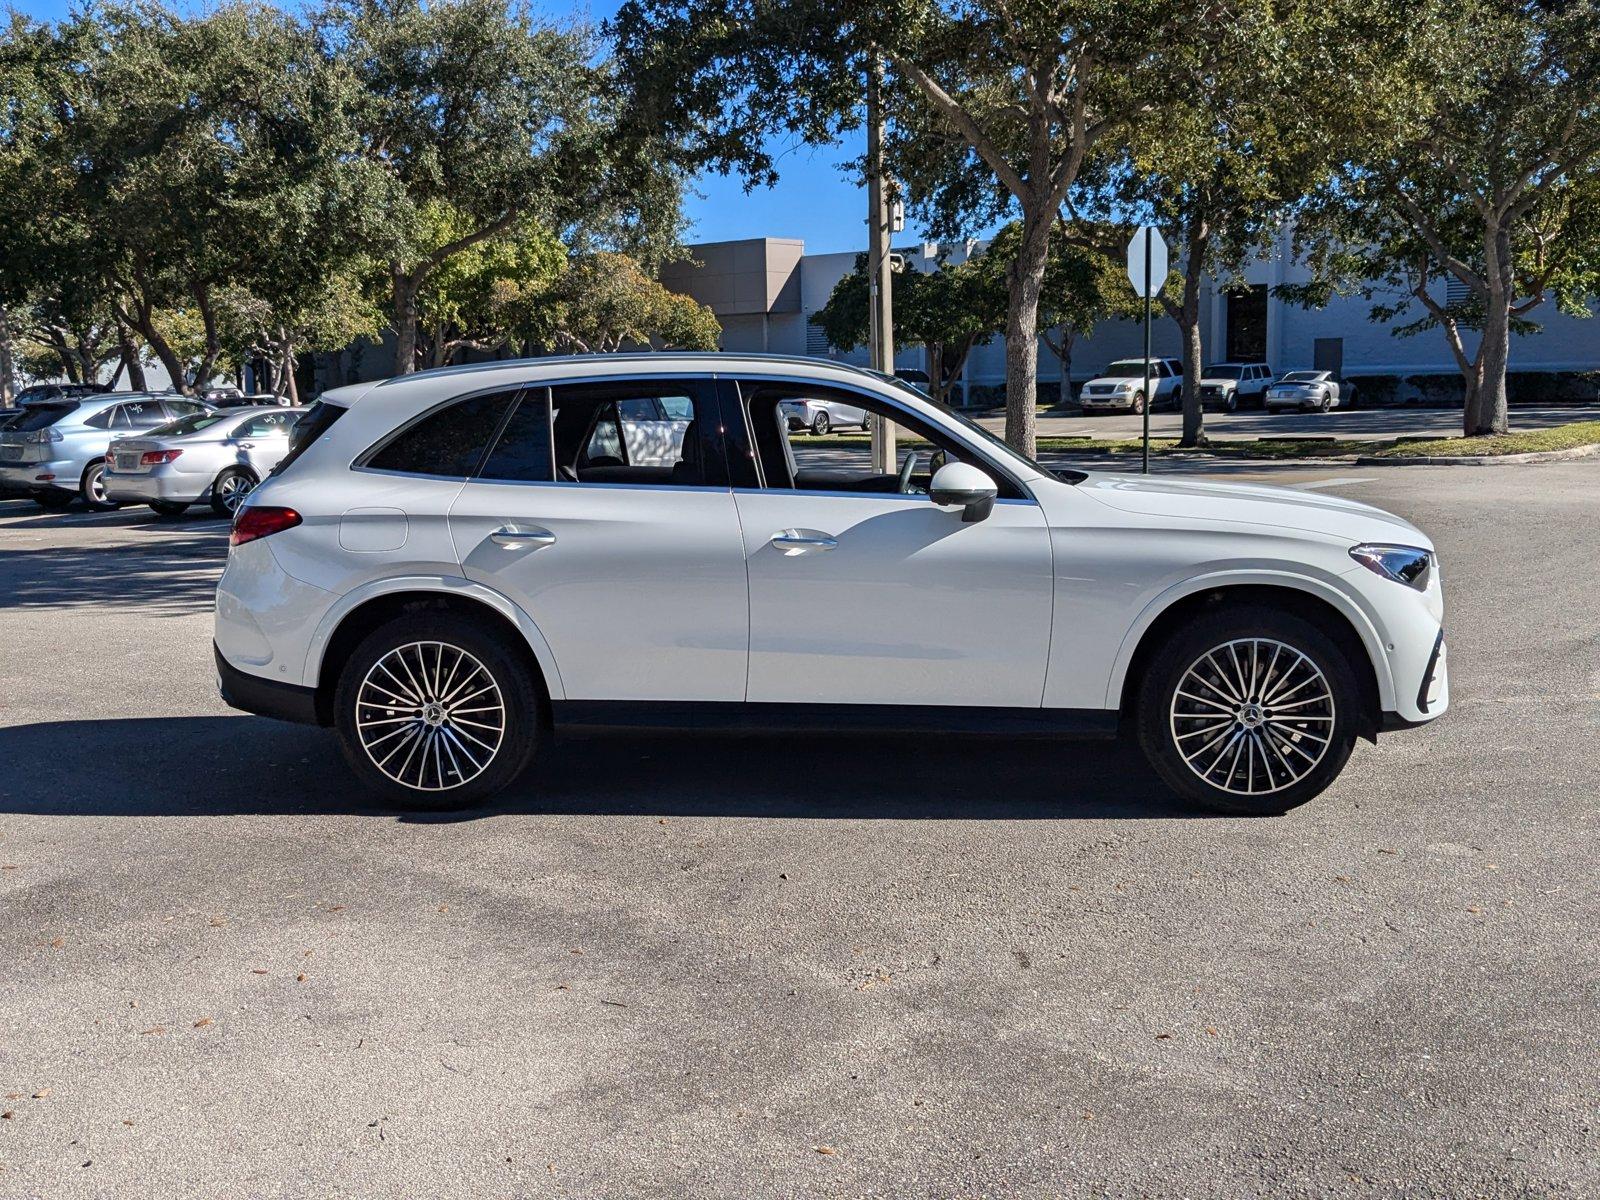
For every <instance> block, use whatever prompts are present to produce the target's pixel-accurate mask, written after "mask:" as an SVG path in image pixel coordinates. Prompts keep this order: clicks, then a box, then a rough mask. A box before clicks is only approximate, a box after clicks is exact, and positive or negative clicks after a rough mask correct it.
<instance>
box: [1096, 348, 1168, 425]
mask: <svg viewBox="0 0 1600 1200" xmlns="http://www.w3.org/2000/svg"><path fill="white" fill-rule="evenodd" d="M1144 364H1145V360H1144V359H1142V358H1122V359H1118V360H1117V361H1116V362H1114V363H1112V364H1111V365H1110V366H1108V367H1107V368H1106V369H1105V370H1104V371H1101V372H1100V373H1099V374H1098V375H1096V376H1095V377H1094V378H1093V379H1091V380H1089V382H1088V383H1086V384H1084V385H1083V387H1082V389H1080V390H1079V392H1078V403H1079V404H1080V405H1081V406H1082V407H1083V409H1084V411H1086V412H1087V411H1091V410H1093V409H1102V408H1125V409H1127V410H1128V411H1129V412H1131V413H1142V412H1143V411H1144V406H1145V394H1144V386H1145V365H1144ZM1149 401H1150V408H1151V410H1152V411H1153V410H1155V409H1158V408H1160V407H1161V406H1162V405H1163V404H1171V405H1172V406H1173V407H1177V406H1178V405H1180V404H1182V403H1183V364H1182V363H1181V362H1179V361H1178V360H1177V359H1175V358H1152V359H1151V360H1150V397H1149Z"/></svg>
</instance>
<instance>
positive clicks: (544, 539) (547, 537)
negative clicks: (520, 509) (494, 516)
mask: <svg viewBox="0 0 1600 1200" xmlns="http://www.w3.org/2000/svg"><path fill="white" fill-rule="evenodd" d="M489 540H490V541H491V542H493V543H494V544H495V545H497V546H554V545H555V544H556V535H555V534H553V533H551V532H550V531H549V530H548V529H518V528H517V527H516V526H515V525H503V526H501V527H500V528H499V529H496V530H495V531H494V532H493V533H491V534H490V535H489Z"/></svg>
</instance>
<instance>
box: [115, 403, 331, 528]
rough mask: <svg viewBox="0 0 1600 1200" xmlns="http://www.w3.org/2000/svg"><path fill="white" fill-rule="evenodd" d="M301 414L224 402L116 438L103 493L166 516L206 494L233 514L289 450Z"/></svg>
mask: <svg viewBox="0 0 1600 1200" xmlns="http://www.w3.org/2000/svg"><path fill="white" fill-rule="evenodd" d="M303 412H305V409H303V408H278V407H276V406H274V407H271V408H265V407H256V408H223V409H218V410H216V411H215V412H198V413H193V414H191V415H190V416H187V417H182V418H180V419H178V420H176V421H173V422H172V423H170V424H168V425H163V426H161V427H160V428H158V429H152V430H151V431H150V432H149V433H147V434H143V435H140V436H137V437H126V438H118V439H117V440H116V441H114V442H112V443H111V449H110V452H109V453H108V454H107V455H106V468H105V475H104V476H103V486H104V488H105V493H106V499H108V500H111V501H115V502H117V503H120V504H148V505H149V506H150V507H151V508H153V509H155V511H156V512H158V513H161V514H162V515H163V516H176V515H177V514H179V513H181V512H183V511H184V509H186V508H188V507H189V506H190V505H191V504H198V503H199V502H201V501H202V500H209V501H210V502H211V507H212V509H213V510H214V511H215V512H216V513H217V514H218V515H219V516H224V517H231V516H233V513H234V510H235V509H237V508H238V507H239V505H240V504H241V503H242V502H243V501H244V498H245V497H246V496H248V495H249V494H250V491H251V489H252V488H254V487H255V486H256V484H258V483H260V482H261V480H263V479H264V478H266V476H267V474H268V472H270V471H271V470H272V468H273V467H275V466H277V465H278V460H279V459H281V458H283V456H284V455H285V454H287V453H288V452H289V432H290V430H292V429H293V428H294V423H295V421H296V420H297V419H298V418H299V416H300V414H301V413H303Z"/></svg>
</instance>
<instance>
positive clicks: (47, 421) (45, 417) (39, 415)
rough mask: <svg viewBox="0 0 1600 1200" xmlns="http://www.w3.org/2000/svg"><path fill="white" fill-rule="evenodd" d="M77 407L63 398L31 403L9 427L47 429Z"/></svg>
mask: <svg viewBox="0 0 1600 1200" xmlns="http://www.w3.org/2000/svg"><path fill="white" fill-rule="evenodd" d="M77 407H78V406H77V404H76V403H74V402H73V401H71V400H63V401H61V402H59V403H56V404H31V405H29V406H28V411H27V412H25V413H23V414H22V416H21V417H20V418H18V420H17V423H16V424H15V425H13V426H12V427H11V428H13V429H21V430H28V429H48V428H49V427H50V426H52V425H54V424H55V423H56V422H57V421H59V420H61V418H62V417H64V416H66V415H67V414H68V413H70V412H71V411H72V410H73V409H75V408H77Z"/></svg>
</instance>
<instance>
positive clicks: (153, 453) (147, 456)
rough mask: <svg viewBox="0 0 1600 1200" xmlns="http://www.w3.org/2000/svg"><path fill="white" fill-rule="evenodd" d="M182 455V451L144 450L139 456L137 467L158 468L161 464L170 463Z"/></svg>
mask: <svg viewBox="0 0 1600 1200" xmlns="http://www.w3.org/2000/svg"><path fill="white" fill-rule="evenodd" d="M182 453H183V451H182V450H146V451H145V452H144V453H143V454H141V455H139V465H140V466H141V467H159V466H160V465H161V464H162V463H169V462H171V461H172V460H173V459H175V458H177V457H178V455H180V454H182Z"/></svg>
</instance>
